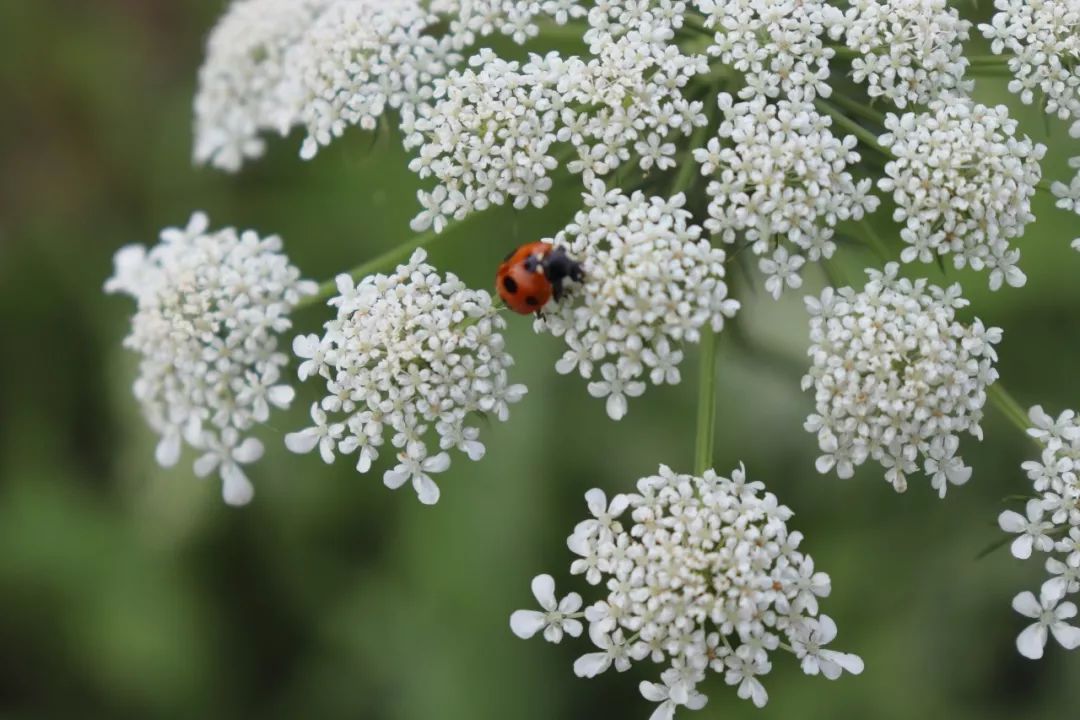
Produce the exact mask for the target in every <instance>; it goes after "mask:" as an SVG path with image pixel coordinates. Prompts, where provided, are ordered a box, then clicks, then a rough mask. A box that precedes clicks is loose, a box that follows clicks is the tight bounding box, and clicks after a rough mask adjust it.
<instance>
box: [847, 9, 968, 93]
mask: <svg viewBox="0 0 1080 720" xmlns="http://www.w3.org/2000/svg"><path fill="white" fill-rule="evenodd" d="M827 18H828V19H827V21H826V24H827V26H828V28H829V35H830V36H831V37H832V38H833V39H834V40H839V39H841V38H842V39H843V41H844V44H846V45H847V47H848V48H849V49H851V50H853V51H855V52H856V53H858V54H857V55H856V56H855V57H854V58H852V60H851V71H852V77H853V79H854V80H855V82H859V83H866V90H867V93H868V94H869V95H870V97H871V98H877V97H885V98H887V99H888V100H891V101H892V102H893V103H894V104H895V105H896V106H897V107H900V108H904V107H906V106H907V105H908V104H909V103H912V104H916V105H925V104H927V103H928V102H930V101H931V100H933V99H935V98H937V97H939V96H940V95H941V93H943V92H959V93H966V92H968V91H970V89H971V88H972V85H973V83H971V82H970V81H965V80H964V69H965V67H966V66H967V60H966V59H965V58H964V47H963V45H964V42H965V41H967V39H968V31H969V30H970V29H971V23H970V22H968V21H967V20H964V19H962V18H961V17H960V13H958V12H957V11H956V8H950V7H949V6H948V3H947V2H946V0H852V2H851V3H850V5H849V7H848V9H847V12H846V13H840V12H839V11H837V12H835V13H830V14H828V16H827Z"/></svg>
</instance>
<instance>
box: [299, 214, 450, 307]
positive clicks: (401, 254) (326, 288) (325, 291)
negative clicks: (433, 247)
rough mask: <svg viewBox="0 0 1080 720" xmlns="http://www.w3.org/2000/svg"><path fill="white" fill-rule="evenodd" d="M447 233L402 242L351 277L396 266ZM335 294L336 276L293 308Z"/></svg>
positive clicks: (360, 267) (350, 273)
mask: <svg viewBox="0 0 1080 720" xmlns="http://www.w3.org/2000/svg"><path fill="white" fill-rule="evenodd" d="M445 234H446V230H443V232H441V233H437V232H435V231H433V230H431V231H428V232H426V233H422V234H420V235H417V236H416V237H414V238H413V239H411V240H409V241H408V242H405V243H402V244H401V245H395V246H394V247H392V248H390V249H389V250H387V251H386V252H384V253H383V254H382V255H379V256H378V257H375V258H372V259H371V260H368V261H367V262H365V263H362V264H360V265H357V266H356V267H354V268H353V269H352V270H349V271H348V274H349V276H350V277H352V279H353V280H359V279H360V278H362V277H366V276H368V275H371V274H372V273H376V272H380V271H385V270H389V269H391V268H393V267H394V266H396V265H399V264H400V263H402V262H404V261H405V260H408V259H409V256H410V255H412V253H413V251H414V250H416V249H417V248H422V247H425V246H427V245H430V244H431V243H432V242H434V241H435V239H436V238H439V237H442V236H443V235H445ZM335 294H337V278H336V277H335V278H331V279H329V280H327V281H326V282H324V283H322V284H320V285H319V289H318V291H317V292H316V293H315V294H314V295H308V296H307V297H305V298H303V299H302V300H300V302H298V303H296V305H295V306H294V307H293V309H294V310H301V309H303V308H306V307H309V306H311V305H315V304H317V303H320V302H322V301H323V300H327V299H329V298H332V297H333V296H334V295H335Z"/></svg>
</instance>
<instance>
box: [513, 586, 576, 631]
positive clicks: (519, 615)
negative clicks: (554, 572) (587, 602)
mask: <svg viewBox="0 0 1080 720" xmlns="http://www.w3.org/2000/svg"><path fill="white" fill-rule="evenodd" d="M532 592H533V596H534V597H535V598H536V601H537V602H538V603H540V607H542V608H543V609H544V611H543V612H538V611H536V610H517V611H515V612H514V614H513V615H511V616H510V629H511V630H513V632H514V634H515V635H517V636H518V637H519V638H522V639H524V640H528V639H529V638H531V637H532V636H533V635H535V634H536V633H538V632H540V630H543V631H544V639H545V640H547V641H548V642H551V643H557V642H559V641H561V640H562V638H563V634H564V633H565V634H566V635H569V636H571V637H578V636H579V635H581V630H582V625H581V621H580V620H578V619H577V618H578V617H581V613H579V612H578V611H579V610H580V609H581V596H580V595H578V594H577V593H573V592H572V593H570V594H568V595H567V596H566V597H564V598H563V599H562V600H559V601H557V602H556V599H555V580H554V579H553V578H552V577H551V576H550V575H537V576H536V577H534V578H533V581H532Z"/></svg>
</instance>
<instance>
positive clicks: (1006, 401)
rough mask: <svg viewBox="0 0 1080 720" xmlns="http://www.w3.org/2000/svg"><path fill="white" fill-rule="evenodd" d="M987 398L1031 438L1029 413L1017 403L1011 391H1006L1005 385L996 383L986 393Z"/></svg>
mask: <svg viewBox="0 0 1080 720" xmlns="http://www.w3.org/2000/svg"><path fill="white" fill-rule="evenodd" d="M986 396H987V397H988V398H989V399H990V402H992V403H993V404H994V406H995V407H996V408H997V409H998V410H1000V411H1001V414H1002V415H1004V416H1005V417H1006V418H1008V419H1009V422H1011V423H1012V424H1013V425H1015V426H1016V427H1018V428H1020V431H1021V432H1022V433H1024V435H1026V436H1028V437H1031V436H1030V435H1028V434H1027V431H1028V428H1030V427H1031V421H1030V420H1028V414H1027V411H1026V410H1024V407H1023V406H1022V405H1021V404H1020V403H1018V402H1017V401H1016V398H1014V397H1013V396H1012V395H1010V394H1009V391H1008V390H1006V389H1005V386H1004V385H1002V384H1001V383H1000V382H996V383H994V384H993V385H991V386H990V387H989V389H988V390H987V391H986Z"/></svg>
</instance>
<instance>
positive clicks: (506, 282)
mask: <svg viewBox="0 0 1080 720" xmlns="http://www.w3.org/2000/svg"><path fill="white" fill-rule="evenodd" d="M503 287H504V288H506V291H507V292H508V293H510V294H511V295H513V294H514V293H516V292H517V288H518V285H517V281H516V280H514V278H512V277H510V276H509V275H507V276H506V277H504V278H503Z"/></svg>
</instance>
